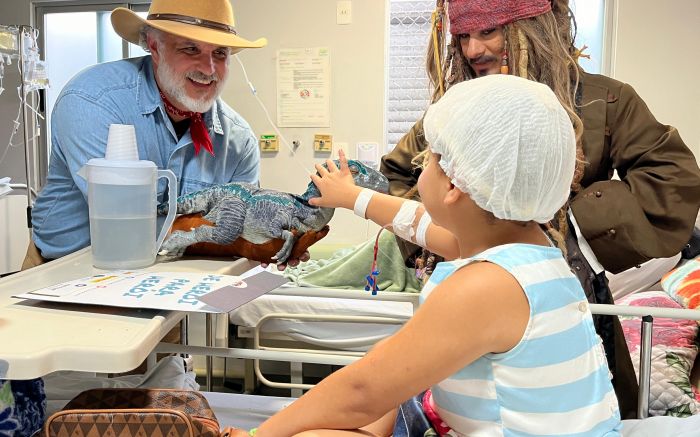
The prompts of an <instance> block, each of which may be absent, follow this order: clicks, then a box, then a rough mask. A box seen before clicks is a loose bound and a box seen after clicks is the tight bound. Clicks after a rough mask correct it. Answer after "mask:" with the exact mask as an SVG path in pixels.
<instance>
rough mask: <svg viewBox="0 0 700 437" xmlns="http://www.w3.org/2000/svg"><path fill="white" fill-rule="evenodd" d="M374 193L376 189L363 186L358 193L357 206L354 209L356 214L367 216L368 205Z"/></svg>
mask: <svg viewBox="0 0 700 437" xmlns="http://www.w3.org/2000/svg"><path fill="white" fill-rule="evenodd" d="M373 195H374V191H372V190H370V189H369V188H363V189H362V191H360V194H358V195H357V199H355V206H354V207H353V209H352V210H353V211H354V212H355V215H357V216H360V217H362V218H367V206H368V205H369V201H370V200H371V199H372V196H373Z"/></svg>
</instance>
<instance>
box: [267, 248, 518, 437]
mask: <svg viewBox="0 0 700 437" xmlns="http://www.w3.org/2000/svg"><path fill="white" fill-rule="evenodd" d="M503 302H507V303H508V304H507V305H503ZM528 317H529V306H528V302H527V298H526V297H525V294H524V292H523V291H522V288H520V285H519V284H518V283H517V281H516V280H515V279H514V278H513V277H512V276H510V275H509V274H508V273H507V272H506V271H505V270H503V269H502V268H501V267H498V266H496V265H494V264H491V263H486V262H482V263H476V264H471V265H469V266H466V267H464V268H462V269H460V270H458V271H457V272H455V273H454V274H453V275H452V276H450V277H449V278H447V279H446V280H445V281H443V282H442V283H441V284H440V285H439V286H437V287H436V288H435V289H434V290H433V291H432V293H431V294H430V296H429V297H428V299H426V301H425V302H424V303H423V305H421V307H420V309H419V310H418V311H417V312H416V314H415V315H414V316H413V317H412V318H411V319H410V320H409V321H408V323H407V324H406V325H405V326H404V327H403V328H401V329H400V330H399V331H398V332H397V333H396V334H394V335H393V336H392V337H390V338H388V339H386V340H384V341H382V342H381V343H379V344H377V345H376V346H375V347H374V349H372V350H371V351H370V352H369V353H368V354H367V355H366V356H365V357H363V358H362V359H360V360H359V361H357V362H355V363H353V364H352V365H350V366H347V367H344V368H342V369H340V370H339V371H337V372H335V373H333V374H332V375H330V376H329V377H327V378H326V379H324V380H323V381H322V382H321V383H320V384H318V385H317V386H316V387H315V388H313V389H312V390H310V391H309V392H308V393H306V394H305V395H304V396H302V397H301V398H300V399H299V400H297V401H295V402H294V403H293V404H291V405H289V406H288V407H286V408H285V409H283V410H282V411H280V412H279V413H277V414H276V415H275V416H273V417H272V418H270V419H269V420H268V421H267V422H265V423H264V424H263V425H262V426H260V428H258V432H257V434H256V436H257V437H270V436H274V437H287V436H293V435H295V434H297V433H300V432H302V431H306V430H311V429H356V428H360V427H363V426H365V425H367V424H369V423H372V422H374V421H376V420H377V419H379V418H380V417H382V416H384V415H385V414H386V413H387V412H388V411H391V410H392V409H394V408H396V407H397V406H398V405H399V404H400V403H402V402H403V401H405V400H407V399H409V398H410V397H411V396H415V395H416V394H418V393H420V392H421V391H423V390H425V389H427V388H429V387H430V386H432V385H434V384H436V383H438V382H440V381H442V380H444V379H446V378H448V377H449V376H450V375H452V374H454V373H455V372H457V371H458V370H459V369H461V368H463V367H464V366H466V365H467V364H469V363H471V362H473V361H474V360H476V359H477V358H479V357H481V356H482V355H484V354H486V353H489V352H505V351H507V350H510V349H512V348H513V347H514V346H515V345H516V344H517V343H518V342H519V341H520V339H521V338H522V335H523V332H524V331H525V327H526V326H527V321H528Z"/></svg>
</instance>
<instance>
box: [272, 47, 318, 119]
mask: <svg viewBox="0 0 700 437" xmlns="http://www.w3.org/2000/svg"><path fill="white" fill-rule="evenodd" d="M330 68H331V63H330V53H329V50H328V48H327V47H321V48H305V49H280V50H278V51H277V125H278V126H280V127H330V126H331V116H330V112H331V105H330V91H331V85H330V77H331V73H330Z"/></svg>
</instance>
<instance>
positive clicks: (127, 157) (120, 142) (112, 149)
mask: <svg viewBox="0 0 700 437" xmlns="http://www.w3.org/2000/svg"><path fill="white" fill-rule="evenodd" d="M105 159H106V160H108V161H138V160H139V151H138V147H137V146H136V130H135V129H134V126H133V125H131V124H112V125H110V126H109V135H108V136H107V149H106V150H105Z"/></svg>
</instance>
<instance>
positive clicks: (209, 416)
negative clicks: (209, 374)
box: [42, 388, 228, 437]
mask: <svg viewBox="0 0 700 437" xmlns="http://www.w3.org/2000/svg"><path fill="white" fill-rule="evenodd" d="M227 432H228V431H224V432H223V433H221V432H220V431H219V422H218V421H217V420H216V416H215V415H214V412H213V411H212V409H211V407H209V403H208V402H207V400H206V398H204V396H202V394H201V393H199V392H196V391H187V390H166V389H137V388H134V389H124V388H116V389H93V390H87V391H84V392H82V393H80V394H79V395H78V396H76V397H75V398H74V399H73V400H72V401H70V402H69V403H68V405H66V407H65V408H64V409H63V410H62V411H59V412H57V413H55V414H53V415H52V416H51V417H49V419H48V420H47V421H46V423H45V424H44V429H43V434H42V435H43V437H103V436H104V437H106V436H111V437H114V436H119V437H137V436H138V437H165V436H167V437H219V436H225V435H227Z"/></svg>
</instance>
